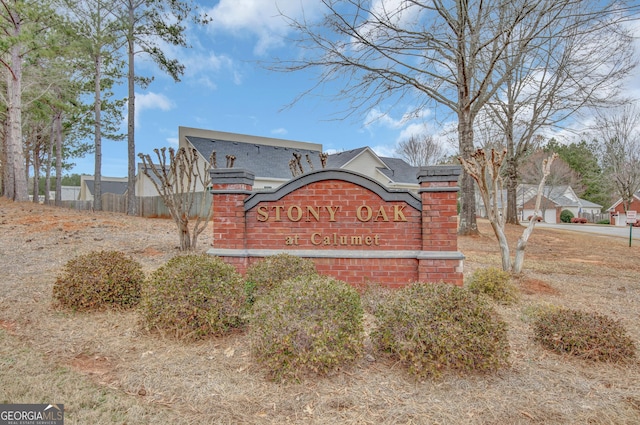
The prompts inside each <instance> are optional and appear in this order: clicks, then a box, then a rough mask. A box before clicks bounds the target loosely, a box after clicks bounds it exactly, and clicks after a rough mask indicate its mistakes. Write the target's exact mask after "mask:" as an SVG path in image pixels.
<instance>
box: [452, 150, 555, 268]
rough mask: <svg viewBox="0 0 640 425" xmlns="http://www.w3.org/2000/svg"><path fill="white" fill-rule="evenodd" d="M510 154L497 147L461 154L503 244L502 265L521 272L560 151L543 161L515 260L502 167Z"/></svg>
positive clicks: (501, 248) (461, 159)
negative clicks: (507, 224) (507, 227)
mask: <svg viewBox="0 0 640 425" xmlns="http://www.w3.org/2000/svg"><path fill="white" fill-rule="evenodd" d="M506 156H507V150H506V149H504V150H503V151H502V152H498V151H496V150H495V149H491V151H490V152H489V153H488V154H487V153H486V152H485V151H484V149H478V150H476V151H475V152H474V153H473V154H472V155H471V156H470V157H469V158H468V159H467V158H463V157H462V156H460V157H458V159H459V161H460V163H461V164H462V166H463V167H464V169H465V171H466V172H467V173H468V174H469V175H470V176H471V177H472V178H473V179H474V180H475V181H476V183H477V185H478V190H479V192H480V195H481V197H482V201H483V203H484V206H485V209H486V210H487V217H488V219H489V223H491V228H492V229H493V232H494V233H495V235H496V238H497V239H498V243H499V244H500V254H501V256H502V269H503V270H504V271H508V272H511V273H514V274H519V273H521V272H522V266H523V263H524V250H525V248H526V247H527V242H528V240H529V236H531V233H532V232H533V229H534V227H535V225H536V222H537V218H538V217H539V216H540V203H541V201H542V192H543V190H544V185H545V181H546V179H547V176H548V175H549V173H550V172H551V164H552V163H553V161H554V160H555V159H556V157H557V154H555V153H554V154H552V155H551V156H550V157H548V158H545V159H544V160H543V161H542V178H541V179H540V183H539V184H538V192H537V196H536V203H535V207H534V210H533V216H532V217H531V220H529V225H528V226H527V227H526V228H525V230H524V231H523V232H522V235H521V236H520V238H519V239H518V243H517V245H516V255H515V259H514V261H513V263H512V262H511V255H510V252H509V242H508V241H507V237H506V235H505V232H504V228H505V222H506V211H505V205H506V199H504V198H505V197H504V194H505V192H504V189H503V188H504V179H503V175H502V172H503V170H502V168H503V164H504V160H505V158H506Z"/></svg>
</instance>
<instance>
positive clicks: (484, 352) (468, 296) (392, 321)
mask: <svg viewBox="0 0 640 425" xmlns="http://www.w3.org/2000/svg"><path fill="white" fill-rule="evenodd" d="M375 316H376V320H377V322H378V328H377V329H376V330H375V331H374V332H373V333H372V341H373V343H374V346H375V347H376V348H377V349H378V350H380V351H383V352H387V353H389V354H390V355H391V356H392V357H393V358H396V359H398V360H400V361H401V362H402V363H404V364H405V365H406V366H407V367H408V369H409V372H410V373H412V374H414V375H416V376H418V377H428V376H432V377H438V376H439V375H440V374H441V373H442V372H443V371H444V370H451V371H458V372H488V371H493V370H496V369H498V368H499V367H501V366H503V365H505V364H506V363H507V360H508V357H509V343H508V341H507V326H506V323H505V322H504V321H502V320H501V319H499V318H498V317H497V314H496V313H495V311H494V310H493V309H492V307H491V306H490V305H489V304H488V303H487V301H485V300H484V299H483V298H481V297H478V296H477V295H476V294H473V293H471V292H470V291H468V290H466V289H464V288H460V287H457V286H454V285H449V284H425V283H416V284H413V285H411V286H407V287H405V288H403V289H401V290H398V291H397V292H395V293H394V294H393V295H392V296H390V297H389V298H388V299H387V301H386V302H385V303H384V304H382V305H381V306H380V308H378V310H377V312H376V314H375Z"/></svg>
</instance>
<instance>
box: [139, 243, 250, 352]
mask: <svg viewBox="0 0 640 425" xmlns="http://www.w3.org/2000/svg"><path fill="white" fill-rule="evenodd" d="M141 308H142V312H143V318H144V322H145V324H146V326H147V328H148V329H150V330H157V331H159V332H161V333H163V334H168V335H171V336H173V337H176V338H179V339H199V338H203V337H206V336H211V335H221V334H223V333H225V332H227V331H229V330H230V329H232V328H234V327H237V326H239V325H241V324H242V321H243V320H242V319H243V316H244V315H245V312H246V294H245V291H244V281H243V279H242V276H241V275H240V274H239V273H238V272H237V271H236V269H235V268H234V267H233V266H232V265H230V264H227V263H225V262H224V261H222V260H221V259H220V258H218V257H213V256H210V255H207V254H198V255H195V254H191V255H181V256H177V257H174V258H172V259H171V260H169V261H168V262H167V263H166V264H165V265H164V266H162V267H160V268H158V269H157V270H156V271H155V272H153V273H152V274H151V276H150V277H149V279H147V281H146V282H145V284H144V286H143V291H142V303H141Z"/></svg>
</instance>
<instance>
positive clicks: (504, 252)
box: [491, 220, 511, 271]
mask: <svg viewBox="0 0 640 425" xmlns="http://www.w3.org/2000/svg"><path fill="white" fill-rule="evenodd" d="M491 227H492V228H493V232H494V233H495V235H496V238H498V244H500V255H501V256H502V270H505V271H509V270H511V253H510V252H509V241H508V240H507V236H506V235H505V233H504V228H503V227H501V226H500V225H498V224H497V223H496V222H495V221H494V220H492V221H491Z"/></svg>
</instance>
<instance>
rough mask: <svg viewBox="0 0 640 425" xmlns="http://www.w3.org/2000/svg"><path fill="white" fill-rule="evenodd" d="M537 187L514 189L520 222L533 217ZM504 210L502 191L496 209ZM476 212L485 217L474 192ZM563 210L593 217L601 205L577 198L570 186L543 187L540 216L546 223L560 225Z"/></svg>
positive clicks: (527, 186) (480, 200)
mask: <svg viewBox="0 0 640 425" xmlns="http://www.w3.org/2000/svg"><path fill="white" fill-rule="evenodd" d="M537 194H538V186H537V185H530V184H521V185H518V187H517V188H516V203H517V205H518V216H519V219H520V220H521V221H528V220H529V218H530V217H531V216H533V211H534V209H535V203H536V197H537ZM503 201H504V208H506V202H507V193H506V190H503V191H502V193H501V196H499V199H498V208H503V207H502V205H503ZM476 210H477V211H478V215H479V216H481V217H486V210H485V208H484V204H483V202H482V199H481V198H480V195H479V193H477V190H476ZM564 210H569V211H571V213H573V215H574V216H575V217H578V216H581V217H582V216H586V217H590V216H594V215H598V214H600V212H601V210H602V205H598V204H595V203H593V202H590V201H587V200H586V199H581V198H579V197H578V196H577V195H576V193H575V192H574V190H573V189H572V188H571V186H567V185H560V186H545V187H544V188H543V191H542V199H541V202H540V215H541V216H542V220H543V221H544V222H546V223H560V214H561V213H562V211H564Z"/></svg>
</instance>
